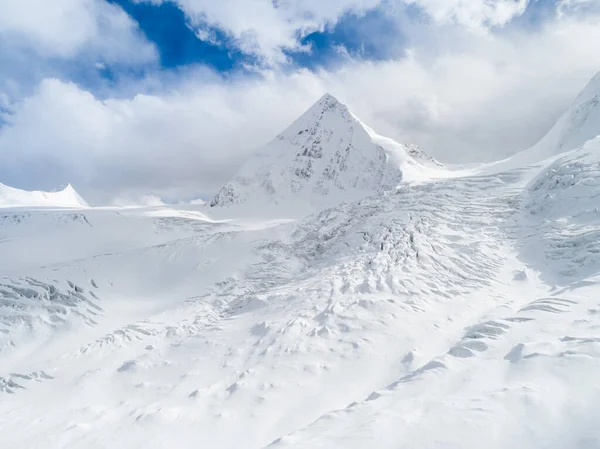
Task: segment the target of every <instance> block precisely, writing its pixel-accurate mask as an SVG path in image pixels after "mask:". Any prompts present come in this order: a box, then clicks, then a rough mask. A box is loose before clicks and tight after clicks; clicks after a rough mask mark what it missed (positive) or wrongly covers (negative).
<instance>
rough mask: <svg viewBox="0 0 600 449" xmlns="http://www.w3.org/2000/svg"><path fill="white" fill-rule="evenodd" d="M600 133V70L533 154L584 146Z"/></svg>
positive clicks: (558, 151)
mask: <svg viewBox="0 0 600 449" xmlns="http://www.w3.org/2000/svg"><path fill="white" fill-rule="evenodd" d="M598 135H600V72H599V73H597V74H596V75H595V76H594V77H593V78H592V80H591V81H590V82H589V83H588V84H587V86H586V87H585V88H584V89H583V91H581V93H580V94H579V96H578V97H577V98H576V100H575V101H574V102H573V104H572V105H571V106H570V107H569V109H568V110H567V111H566V112H565V113H564V114H563V115H562V116H561V117H560V118H559V119H558V121H557V122H556V124H555V125H554V126H553V127H552V129H551V130H550V131H549V132H548V134H546V136H544V138H542V140H540V141H539V142H538V143H537V144H536V145H534V146H533V147H532V148H531V149H530V150H527V151H528V152H529V153H531V154H534V155H536V156H540V157H550V156H554V155H556V154H560V153H563V152H565V151H569V150H574V149H576V148H579V147H581V146H582V145H583V144H585V143H586V142H587V141H589V140H591V139H593V138H595V137H596V136H598Z"/></svg>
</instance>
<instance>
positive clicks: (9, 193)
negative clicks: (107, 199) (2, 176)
mask: <svg viewBox="0 0 600 449" xmlns="http://www.w3.org/2000/svg"><path fill="white" fill-rule="evenodd" d="M2 207H59V208H63V207H70V208H79V207H88V204H87V203H86V201H85V200H84V199H83V198H82V197H81V195H79V193H77V191H76V190H75V189H74V188H73V186H72V185H71V184H67V186H66V187H65V188H64V189H62V190H59V191H57V192H43V191H37V190H34V191H27V190H20V189H16V188H14V187H9V186H7V185H4V184H2V183H0V208H2Z"/></svg>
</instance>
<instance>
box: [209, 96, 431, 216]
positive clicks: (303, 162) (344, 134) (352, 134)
mask: <svg viewBox="0 0 600 449" xmlns="http://www.w3.org/2000/svg"><path fill="white" fill-rule="evenodd" d="M417 158H418V159H419V162H417V160H416V159H417ZM426 165H431V166H439V164H437V163H436V162H435V161H434V160H433V159H431V158H428V157H427V156H425V155H424V154H423V153H422V152H420V150H419V149H418V148H416V147H415V146H406V145H401V144H398V143H396V142H394V141H392V140H391V139H387V138H383V137H380V136H378V135H377V134H376V133H374V132H373V131H372V130H371V129H370V128H368V127H366V126H365V125H363V124H362V123H361V122H360V121H359V120H358V119H357V118H356V117H355V116H354V115H352V113H351V112H350V111H349V110H348V108H347V107H346V106H345V105H343V104H342V103H340V102H339V101H338V100H337V99H335V98H334V97H333V96H331V95H329V94H326V95H324V96H323V97H322V98H321V99H320V100H319V101H318V102H317V103H316V104H315V105H313V106H312V107H311V108H310V109H309V110H308V111H307V112H306V113H305V114H303V115H302V116H301V117H300V118H299V119H297V120H296V121H295V122H294V123H293V124H292V125H290V126H289V127H288V128H287V129H286V130H285V131H284V132H283V133H281V134H279V135H278V136H277V138H276V139H275V140H274V141H272V142H271V143H269V144H268V145H267V146H266V147H264V148H263V149H262V150H260V151H259V152H257V153H256V154H255V155H254V156H253V157H251V158H250V160H248V161H247V162H246V164H244V166H243V167H242V168H241V169H240V170H239V171H238V173H237V174H236V175H235V176H234V178H233V179H232V180H231V181H230V182H229V183H227V184H226V185H225V186H224V187H223V188H222V189H221V190H220V191H219V192H218V193H217V195H216V196H215V197H214V198H213V200H212V201H211V206H212V207H215V206H218V207H224V206H231V205H239V204H247V205H250V206H259V205H260V206H261V207H262V206H264V205H272V206H279V207H281V206H284V207H285V206H288V208H290V209H294V210H297V209H298V208H302V206H307V207H310V206H315V205H318V206H325V205H334V204H337V203H339V202H342V201H350V200H355V199H359V198H362V197H364V196H368V195H372V194H375V193H380V192H389V191H392V190H394V189H395V188H396V187H397V186H398V185H399V184H400V183H401V182H402V181H412V180H416V179H422V178H424V177H426V172H427V169H426V168H425V167H426Z"/></svg>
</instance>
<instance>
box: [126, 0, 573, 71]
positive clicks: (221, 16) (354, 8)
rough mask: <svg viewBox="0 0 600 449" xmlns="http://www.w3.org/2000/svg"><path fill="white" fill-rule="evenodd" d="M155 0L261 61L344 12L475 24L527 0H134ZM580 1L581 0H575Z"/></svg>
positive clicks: (503, 18) (499, 19)
mask: <svg viewBox="0 0 600 449" xmlns="http://www.w3.org/2000/svg"><path fill="white" fill-rule="evenodd" d="M136 1H138V2H149V3H154V4H159V3H163V2H165V1H175V2H176V3H177V4H178V5H179V6H180V8H181V9H182V10H183V11H184V12H185V13H186V15H187V16H188V17H189V18H190V21H191V23H192V25H193V26H195V27H196V28H197V29H198V34H199V36H200V37H202V38H206V37H210V36H211V34H210V32H208V31H207V30H206V26H207V25H208V26H211V27H215V28H218V29H220V30H222V31H224V32H225V33H226V34H228V35H229V36H230V37H231V38H232V39H233V41H234V44H235V45H236V47H237V48H238V49H239V50H241V51H242V52H244V53H247V54H251V55H254V56H256V57H258V58H260V61H261V62H262V63H266V64H277V63H282V62H284V61H285V60H286V56H285V53H284V51H286V50H287V51H289V50H292V51H310V48H308V47H305V46H303V45H302V38H303V37H304V36H306V35H307V34H309V33H311V32H314V31H317V30H323V29H324V28H325V27H327V26H333V25H335V24H336V23H337V22H338V21H339V20H340V19H341V18H342V17H344V15H345V14H354V15H358V16H360V15H362V14H364V13H366V12H367V11H370V10H373V9H374V8H381V9H382V10H385V11H389V12H390V13H392V14H393V13H394V12H396V11H397V10H398V8H400V9H402V7H403V5H410V6H415V7H417V8H420V9H422V10H423V11H424V12H425V13H426V14H427V15H429V16H430V17H431V18H432V19H433V20H434V21H435V22H437V23H441V24H446V23H456V24H459V25H463V26H467V27H469V28H471V29H473V30H484V29H486V28H487V27H490V26H502V25H504V24H506V23H507V22H509V21H510V20H511V19H512V18H514V17H515V16H518V15H521V14H523V12H524V11H525V9H526V7H527V4H528V3H529V0H516V1H515V0H468V1H465V0H402V1H396V2H393V1H385V0H327V1H322V0H255V1H252V2H249V1H247V0H219V1H213V0H136ZM579 1H581V0H579Z"/></svg>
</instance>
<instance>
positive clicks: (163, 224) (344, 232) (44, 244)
mask: <svg viewBox="0 0 600 449" xmlns="http://www.w3.org/2000/svg"><path fill="white" fill-rule="evenodd" d="M596 79H598V78H596ZM594 95H595V94H594ZM594 95H588V94H587V93H585V95H583V94H582V96H581V97H580V98H579V100H578V102H579V103H578V104H587V105H588V106H589V105H591V104H592V103H593V101H591V100H590V99H593V98H594ZM582 98H587V99H588V100H585V101H583V103H581V102H580V100H581V99H582ZM590 101H591V102H590ZM590 111H591V112H590V113H589V114H587V115H586V117H587V118H586V119H582V120H580V121H579V122H577V123H578V125H577V129H578V130H579V131H576V132H575V131H573V132H571V133H570V134H568V133H567V132H566V131H565V133H564V134H562V135H563V136H567V134H568V135H569V136H571V137H568V138H567V137H565V139H566V140H564V146H563V148H566V147H568V146H571V145H575V148H572V149H569V151H565V152H563V153H562V154H558V152H559V148H558V147H553V148H552V149H551V150H548V152H547V153H543V154H540V157H539V158H538V159H537V160H534V159H530V160H528V161H527V163H522V161H523V159H522V158H523V155H517V156H515V157H514V158H512V159H511V160H510V161H503V163H502V164H496V165H494V164H488V165H485V166H481V167H475V168H469V169H468V170H467V169H464V170H460V171H450V170H448V169H446V168H444V167H441V166H439V165H438V164H437V163H436V162H435V161H433V160H430V159H428V158H427V156H425V155H423V154H422V153H421V152H420V151H419V150H418V149H415V148H414V147H410V146H405V145H400V144H397V143H395V142H393V141H391V140H389V139H386V138H383V137H380V136H377V135H376V134H375V133H374V132H372V131H371V130H370V129H369V128H368V127H367V126H365V125H362V124H361V123H360V122H359V121H358V120H357V119H356V118H354V116H353V115H352V114H351V113H350V112H349V111H348V110H347V108H346V107H344V106H343V105H341V104H340V103H339V102H337V101H336V100H335V99H333V98H332V97H330V96H326V97H324V98H323V99H321V100H320V101H319V102H318V103H317V104H316V105H315V106H314V107H313V108H311V110H309V111H308V112H307V113H306V114H305V115H303V116H302V117H301V118H300V119H299V120H298V121H296V122H295V123H294V124H293V125H291V127H290V128H288V129H287V130H286V131H285V132H284V133H282V134H281V135H280V136H279V137H278V138H277V139H276V140H275V141H274V142H273V143H271V144H270V145H268V146H267V147H266V149H265V150H263V151H262V152H261V153H259V154H258V155H257V156H256V158H252V159H251V160H250V161H249V162H248V164H247V165H246V166H244V167H243V168H242V169H241V170H240V173H239V174H238V175H237V176H236V177H235V178H234V179H233V180H232V181H231V182H230V183H229V184H227V186H226V187H225V188H224V189H223V190H221V192H220V193H219V194H218V195H217V196H216V197H215V199H214V201H213V205H214V206H213V207H212V208H209V207H205V206H204V205H187V206H178V207H167V206H156V207H147V208H144V207H139V208H129V209H126V208H114V209H111V208H103V209H96V208H86V209H81V210H66V209H47V208H44V209H40V208H26V207H25V208H20V209H18V210H16V209H3V210H0V429H2V432H0V447H1V448H19V449H21V448H24V449H29V448H32V449H33V448H41V447H43V448H45V449H47V448H61V449H62V448H69V449H71V448H73V449H75V448H86V449H87V448H91V449H100V448H115V447H117V448H132V449H138V448H139V449H142V448H148V447H152V448H165V449H166V448H174V447H176V448H210V449H240V448H243V449H262V448H267V447H269V448H294V449H301V448H302V449H339V448H345V449H365V448H369V449H370V448H377V449H398V448H414V449H449V448H452V449H480V448H481V447H482V445H483V446H485V447H486V448H489V449H509V448H527V449H564V448H572V449H597V448H599V447H600V428H599V426H598V419H597V415H598V412H599V411H600V383H599V382H598V379H599V378H600V331H599V329H600V299H599V298H600V294H599V293H600V245H599V244H598V242H599V241H600V212H599V211H600V184H599V182H598V179H599V176H600V137H597V138H594V133H595V134H596V136H597V135H599V134H600V126H597V125H596V123H597V122H596V121H595V120H596V118H595V117H596V116H595V115H594V114H596V112H594V111H596V110H595V109H593V108H592V109H590ZM559 125H560V123H559V124H558V125H557V127H558V126H559ZM555 129H557V128H555ZM561 129H563V130H564V129H566V128H564V127H563V128H561ZM573 129H574V128H573ZM301 131H302V132H301ZM553 132H554V131H553ZM549 139H550V138H549V137H548V138H547V140H548V141H549ZM584 140H585V141H586V142H583V141H584ZM346 149H350V150H349V151H346ZM536 151H537V150H536ZM305 152H306V154H305ZM531 154H532V153H531V152H529V153H528V157H530V158H531ZM338 156H339V158H338ZM414 181H418V182H414ZM261 201H263V202H268V203H269V204H270V205H271V206H275V207H273V208H272V209H270V210H269V207H268V204H267V205H264V206H261ZM303 202H304V204H305V205H307V209H305V212H310V213H308V214H302V213H297V215H295V218H294V219H290V218H289V217H290V214H289V213H288V212H289V208H286V207H281V206H282V205H283V206H285V205H286V204H287V203H290V204H292V205H293V206H294V208H296V207H298V208H300V206H303V205H304V204H303ZM284 203H285V204H284ZM245 206H251V207H248V208H247V209H244V207H245ZM278 208H279V209H278ZM224 210H226V211H227V212H228V213H229V214H230V215H231V216H230V217H229V218H228V219H227V220H219V219H217V218H216V216H217V215H219V214H220V213H221V212H222V211H224ZM278 210H279V212H280V213H281V216H279V217H276V218H274V217H273V214H274V213H275V212H277V211H278ZM236 211H239V212H240V216H239V217H236V216H235V213H237V212H236ZM249 211H253V212H254V215H252V216H249V215H248V212H249ZM296 212H298V211H296Z"/></svg>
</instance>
